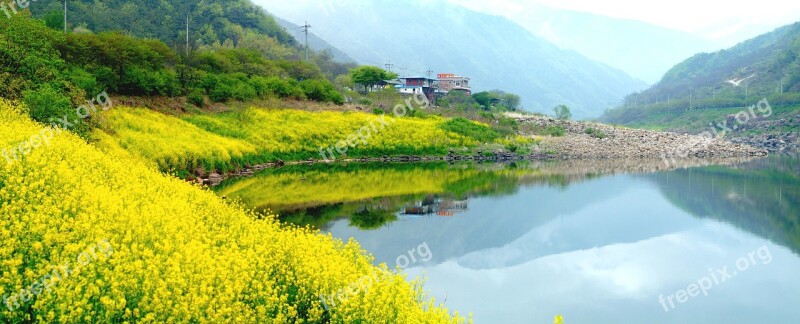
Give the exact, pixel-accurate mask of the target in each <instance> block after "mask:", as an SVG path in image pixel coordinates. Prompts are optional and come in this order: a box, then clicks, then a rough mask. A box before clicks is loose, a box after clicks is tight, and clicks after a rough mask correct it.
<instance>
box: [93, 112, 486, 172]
mask: <svg viewBox="0 0 800 324" xmlns="http://www.w3.org/2000/svg"><path fill="white" fill-rule="evenodd" d="M375 119H376V116H375V115H372V114H366V113H359V112H332V111H325V112H307V111H299V110H277V109H275V110H269V109H259V108H249V109H245V110H242V111H237V112H230V113H222V114H213V115H192V116H186V117H184V118H179V117H175V116H169V115H164V114H161V113H158V112H154V111H151V110H147V109H144V108H128V107H119V108H115V109H113V110H110V111H107V112H104V113H103V114H102V116H101V124H102V126H101V129H102V130H97V131H95V132H94V138H95V140H96V141H97V142H98V144H97V145H98V147H101V148H102V149H104V150H106V149H108V150H111V151H119V150H122V151H126V152H128V153H129V154H132V155H135V156H138V157H140V158H143V159H145V160H148V161H151V162H153V163H155V164H156V165H157V166H158V167H159V169H161V170H162V171H167V172H170V171H194V170H196V169H197V168H203V169H206V170H212V169H214V170H230V169H236V168H239V167H242V166H246V165H253V164H258V163H265V162H274V161H276V160H279V159H280V160H284V161H298V160H306V159H324V158H328V157H330V158H337V159H341V158H352V157H363V156H383V155H411V154H414V155H425V154H430V155H445V154H447V152H448V149H450V148H462V147H475V146H477V145H478V144H479V143H477V142H476V141H475V140H474V139H471V138H468V137H465V136H463V135H459V134H456V133H454V132H450V131H447V130H444V129H442V128H441V125H442V124H443V123H444V122H445V121H446V120H445V119H444V118H440V117H429V118H425V119H420V118H396V117H388V116H381V117H380V120H381V121H382V122H381V123H380V124H379V125H378V124H376V122H375ZM370 125H372V126H375V127H379V128H378V129H379V130H380V131H376V132H372V133H370V136H369V137H368V138H361V139H359V141H358V144H357V145H353V147H350V148H348V149H347V151H346V155H342V154H341V153H339V151H336V150H333V151H330V152H329V151H326V150H323V151H322V152H321V151H320V150H321V148H330V147H331V146H335V145H337V143H342V142H345V141H346V140H347V139H352V137H353V134H358V133H359V131H360V130H363V129H364V128H365V127H367V126H370ZM354 144H355V143H354ZM321 153H324V154H321Z"/></svg>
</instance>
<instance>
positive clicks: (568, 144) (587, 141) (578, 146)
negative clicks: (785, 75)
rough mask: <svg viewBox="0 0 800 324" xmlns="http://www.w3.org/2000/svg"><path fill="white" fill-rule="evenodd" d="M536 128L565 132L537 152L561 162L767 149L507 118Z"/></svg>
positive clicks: (748, 153)
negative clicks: (550, 127)
mask: <svg viewBox="0 0 800 324" xmlns="http://www.w3.org/2000/svg"><path fill="white" fill-rule="evenodd" d="M510 116H511V117H512V118H515V119H517V120H518V121H519V122H520V123H530V124H532V125H534V126H537V127H539V128H542V127H548V126H555V127H561V128H563V129H564V131H565V134H564V136H562V137H550V136H545V137H543V138H542V143H541V145H540V150H542V151H543V152H552V153H554V154H556V155H557V156H558V157H559V158H562V159H627V158H639V159H641V158H651V159H661V160H670V161H678V160H682V159H687V158H737V157H744V158H746V157H761V156H767V154H768V152H767V150H765V149H763V148H757V147H753V146H750V145H746V144H744V143H733V142H730V141H727V140H725V139H715V138H709V137H705V136H699V135H689V134H678V133H671V132H657V131H649V130H641V129H631V128H625V127H616V126H609V125H604V124H597V123H589V122H575V121H565V120H557V119H554V118H550V117H546V116H522V115H510Z"/></svg>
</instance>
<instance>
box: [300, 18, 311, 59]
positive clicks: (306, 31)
mask: <svg viewBox="0 0 800 324" xmlns="http://www.w3.org/2000/svg"><path fill="white" fill-rule="evenodd" d="M300 27H302V28H303V33H305V34H306V63H308V29H309V28H311V25H309V24H308V21H306V24H305V25H303V26H300Z"/></svg>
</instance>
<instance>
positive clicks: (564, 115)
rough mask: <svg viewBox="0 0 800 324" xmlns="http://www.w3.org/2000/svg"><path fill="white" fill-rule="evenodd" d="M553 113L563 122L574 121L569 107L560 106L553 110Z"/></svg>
mask: <svg viewBox="0 0 800 324" xmlns="http://www.w3.org/2000/svg"><path fill="white" fill-rule="evenodd" d="M553 112H555V114H556V118H558V119H561V120H570V119H572V112H571V111H570V110H569V107H567V106H566V105H558V106H556V107H555V108H553Z"/></svg>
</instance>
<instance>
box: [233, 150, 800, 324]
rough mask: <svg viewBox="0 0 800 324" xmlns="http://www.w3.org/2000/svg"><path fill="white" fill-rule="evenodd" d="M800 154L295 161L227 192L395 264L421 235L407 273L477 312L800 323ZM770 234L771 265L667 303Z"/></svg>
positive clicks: (489, 316)
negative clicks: (721, 161)
mask: <svg viewBox="0 0 800 324" xmlns="http://www.w3.org/2000/svg"><path fill="white" fill-rule="evenodd" d="M798 161H800V160H798V159H796V158H770V159H763V160H757V161H744V162H743V161H727V162H725V163H728V164H727V165H726V166H715V165H708V164H710V163H711V162H708V161H698V163H705V164H703V165H702V167H700V168H688V169H678V170H663V169H661V166H660V161H655V162H641V161H606V162H605V163H597V162H590V161H570V162H565V163H544V162H542V163H530V164H519V165H510V166H504V165H494V164H492V165H455V166H450V165H446V164H436V165H400V166H385V165H369V166H364V165H350V166H338V167H336V169H335V170H333V171H330V170H326V169H324V168H314V167H312V168H294V169H292V168H289V169H283V170H272V171H270V172H268V173H265V174H262V175H259V176H257V177H254V178H250V179H245V180H241V181H238V182H232V183H228V184H226V185H225V186H224V187H222V188H220V189H219V192H220V194H222V195H226V196H228V197H231V198H233V197H236V198H239V199H241V200H242V201H243V202H245V203H246V204H248V205H250V206H252V207H254V208H258V209H265V208H273V209H274V210H278V211H282V214H283V215H285V216H283V219H284V220H286V221H290V222H296V223H303V224H313V225H316V226H318V227H320V228H322V229H323V230H324V231H326V232H330V233H331V234H332V235H334V236H335V237H339V238H342V239H344V240H347V239H349V238H351V237H353V238H356V239H357V240H358V241H359V242H360V243H361V245H362V246H363V247H364V249H365V250H367V251H369V252H370V253H372V254H373V255H375V257H376V261H377V262H383V263H387V264H388V265H389V266H394V265H396V264H398V262H399V261H402V260H399V259H398V258H400V257H401V256H403V255H407V254H408V251H409V250H410V249H412V248H414V247H417V246H420V244H423V243H424V244H426V246H428V247H429V248H430V252H431V253H430V255H431V257H430V258H429V260H427V261H425V262H418V263H416V264H414V265H413V266H412V267H411V268H408V269H406V272H407V273H409V274H411V275H414V276H416V275H423V274H424V275H425V276H426V277H427V279H428V280H427V282H426V285H425V288H426V289H427V290H429V291H430V292H431V294H432V295H433V296H435V297H436V298H437V300H439V301H443V300H446V301H447V302H446V304H447V306H449V307H452V308H454V309H457V310H459V311H462V312H473V314H474V316H475V320H476V322H477V323H521V322H525V323H528V322H530V323H547V322H550V321H551V320H552V317H553V316H554V315H555V314H564V315H565V316H566V318H567V320H568V322H571V323H761V322H766V323H796V322H800V309H797V307H796V305H797V304H798V303H800V278H797V276H796V273H797V272H798V271H800V258H798V254H797V253H798V251H800V226H799V225H798V223H800V210H799V209H800V163H798ZM687 166H688V165H687ZM762 246H764V247H766V248H768V249H769V251H770V252H771V255H772V256H773V259H774V261H772V262H771V263H770V264H768V265H763V266H760V267H756V268H753V269H752V270H748V272H747V273H742V274H740V275H738V276H737V277H736V278H735V279H732V280H730V282H726V283H725V284H722V285H719V286H716V287H714V289H713V291H712V292H711V293H710V294H709V296H707V297H706V296H702V297H700V298H695V299H692V300H691V301H690V302H687V303H685V304H681V305H679V306H678V307H677V308H675V309H674V310H671V311H670V312H664V310H663V309H662V306H661V305H660V304H659V302H658V297H659V296H661V295H669V294H674V293H675V292H676V291H678V290H681V289H686V288H687V285H689V284H691V283H693V282H697V280H698V279H699V278H701V277H703V276H707V275H708V272H709V269H711V268H714V269H717V268H721V267H724V266H728V267H733V266H734V265H735V262H736V261H737V259H738V258H740V257H742V256H746V255H747V253H748V252H751V251H753V250H755V249H758V248H760V247H762Z"/></svg>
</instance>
